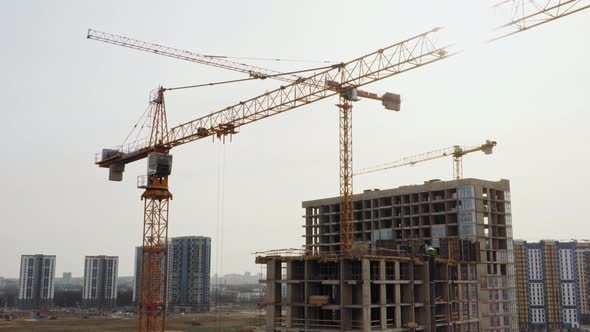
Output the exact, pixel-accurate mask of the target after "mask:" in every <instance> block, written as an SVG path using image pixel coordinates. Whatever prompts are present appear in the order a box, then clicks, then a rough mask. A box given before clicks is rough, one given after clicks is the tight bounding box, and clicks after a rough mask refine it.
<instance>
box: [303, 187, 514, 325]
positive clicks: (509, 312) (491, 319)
mask: <svg viewBox="0 0 590 332" xmlns="http://www.w3.org/2000/svg"><path fill="white" fill-rule="evenodd" d="M303 208H304V209H305V216H304V218H305V235H304V237H305V249H306V251H307V253H308V254H310V255H322V254H330V253H336V252H338V251H339V250H340V249H339V247H340V201H339V197H333V198H326V199H319V200H312V201H306V202H303ZM449 239H459V240H467V241H471V242H473V243H477V246H478V248H477V251H478V262H477V278H478V283H477V298H478V301H477V304H478V309H479V310H478V313H479V325H478V330H480V331H486V332H487V331H490V332H492V331H493V332H511V331H518V316H517V312H516V290H515V280H514V253H513V242H512V215H511V202H510V183H509V181H508V180H500V181H485V180H478V179H460V180H453V181H439V180H434V181H428V182H425V183H424V184H423V185H412V186H403V187H399V188H395V189H387V190H366V191H365V192H363V193H361V194H356V195H353V241H354V243H356V244H362V243H364V244H366V245H369V246H374V247H381V246H383V245H385V244H386V243H388V244H390V245H391V244H393V245H394V246H395V248H396V249H397V250H400V251H401V250H407V249H409V248H416V247H419V246H420V245H421V244H428V245H432V246H434V247H440V246H441V245H442V243H445V242H446V241H448V240H449ZM367 314H370V313H367ZM367 319H368V320H369V321H370V320H371V319H370V317H367V318H363V320H367Z"/></svg>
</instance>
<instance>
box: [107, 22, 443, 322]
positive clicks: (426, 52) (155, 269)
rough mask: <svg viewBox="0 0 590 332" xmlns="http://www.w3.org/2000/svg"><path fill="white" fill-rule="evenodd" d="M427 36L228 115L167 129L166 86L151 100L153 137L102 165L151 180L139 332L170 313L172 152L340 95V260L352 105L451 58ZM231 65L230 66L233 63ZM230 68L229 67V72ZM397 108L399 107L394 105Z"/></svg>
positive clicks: (115, 173) (344, 250) (347, 213)
mask: <svg viewBox="0 0 590 332" xmlns="http://www.w3.org/2000/svg"><path fill="white" fill-rule="evenodd" d="M438 30H439V29H438V28H435V29H433V30H430V31H427V32H425V33H422V34H420V35H417V36H414V37H411V38H408V39H406V40H403V41H401V42H398V43H395V44H393V45H390V46H387V47H384V48H381V49H379V50H377V51H375V52H372V53H369V54H367V55H364V56H361V57H358V58H356V59H354V60H351V61H348V62H344V63H340V64H337V65H334V66H331V67H330V68H327V69H324V70H321V71H319V72H317V73H315V74H313V75H311V76H307V77H298V78H297V79H296V80H295V81H294V82H292V83H288V84H286V85H283V86H281V87H279V88H277V89H275V90H272V91H268V92H266V93H264V94H261V95H258V96H255V97H253V98H250V99H248V100H245V101H240V102H239V103H236V104H234V105H231V106H228V107H226V108H224V109H222V110H219V111H217V112H214V113H211V114H209V115H206V116H202V117H199V118H197V119H194V120H191V121H188V122H185V123H183V124H180V125H178V126H176V127H172V128H168V124H167V116H166V107H165V102H164V92H165V91H166V89H165V88H163V87H160V88H158V89H157V90H155V91H154V93H153V94H152V96H151V98H150V106H149V107H150V114H151V115H152V116H151V119H152V125H151V132H150V135H149V137H148V140H147V141H145V142H139V143H137V142H133V143H132V144H128V145H125V146H120V147H117V148H114V149H103V150H102V153H100V154H99V156H98V158H97V160H96V164H97V165H98V166H99V167H102V168H108V169H109V179H110V180H115V181H121V180H122V175H123V172H124V169H125V165H126V164H128V163H131V162H135V161H138V160H141V159H147V163H148V169H147V175H146V176H145V177H142V179H143V181H141V182H140V183H138V187H139V188H142V189H144V192H143V194H142V196H141V198H142V200H144V224H143V225H144V226H143V256H142V279H141V291H140V310H139V330H140V331H163V330H164V319H165V312H166V301H165V287H164V285H165V284H166V278H167V276H166V264H167V262H166V256H167V255H166V253H167V244H168V242H167V241H168V211H169V200H170V199H171V198H172V194H171V193H170V191H169V190H168V189H169V186H168V184H169V183H168V177H169V176H170V174H171V171H172V155H171V154H170V151H171V150H172V149H173V148H175V147H177V146H179V145H182V144H186V143H190V142H193V141H197V140H200V139H203V138H207V137H212V136H213V137H215V136H216V137H218V138H221V137H226V136H230V137H231V135H234V134H236V133H237V132H238V129H239V128H240V127H241V126H244V125H247V124H249V123H252V122H256V121H259V120H262V119H265V118H268V117H271V116H274V115H278V114H281V113H284V112H287V111H290V110H293V109H296V108H298V107H301V106H305V105H307V104H310V103H314V102H316V101H319V100H323V99H325V98H328V97H331V96H334V95H338V96H339V103H338V104H337V106H338V108H339V110H340V112H339V115H340V196H341V200H340V206H341V209H340V224H341V227H340V229H341V230H340V238H341V241H340V242H341V255H349V254H350V246H351V243H352V197H351V196H352V102H354V101H356V100H357V99H358V98H357V97H358V88H359V87H361V86H364V85H367V84H371V83H373V82H376V81H379V80H382V79H385V78H388V77H391V76H394V75H398V74H401V73H403V72H406V71H410V70H413V69H416V68H419V67H422V66H424V65H427V64H430V63H433V62H437V61H440V60H443V59H445V58H447V57H448V56H450V55H449V54H448V52H447V47H438V46H436V45H435V43H434V42H433V41H432V39H431V37H432V34H434V33H436V32H437V31H438ZM230 67H231V66H230ZM226 69H229V68H226ZM396 106H397V108H398V109H399V103H398V105H393V107H392V108H394V109H395V108H396Z"/></svg>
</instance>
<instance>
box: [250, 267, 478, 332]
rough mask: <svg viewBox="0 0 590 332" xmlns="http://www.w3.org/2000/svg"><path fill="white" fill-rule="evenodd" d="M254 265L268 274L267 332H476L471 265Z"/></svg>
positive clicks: (475, 283) (475, 296) (475, 299)
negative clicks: (282, 288) (260, 266)
mask: <svg viewBox="0 0 590 332" xmlns="http://www.w3.org/2000/svg"><path fill="white" fill-rule="evenodd" d="M257 263H259V264H266V267H267V280H266V285H267V293H266V308H267V326H266V328H267V331H324V330H326V331H334V330H340V331H363V332H368V331H417V330H420V331H425V332H447V331H458V332H463V331H478V330H479V319H478V310H477V275H476V273H477V269H476V264H475V263H474V262H470V263H467V262H463V263H458V262H455V261H448V260H440V259H435V258H434V257H432V256H431V257H429V258H428V259H422V258H409V257H394V256H358V257H355V258H342V257H340V258H334V259H326V258H325V257H324V258H323V259H322V258H321V257H318V256H299V257H277V256H269V257H258V258H257ZM281 269H283V270H284V271H283V273H281V272H280V271H281ZM282 285H287V292H286V296H285V297H283V296H282V294H281V292H280V289H281V286H282Z"/></svg>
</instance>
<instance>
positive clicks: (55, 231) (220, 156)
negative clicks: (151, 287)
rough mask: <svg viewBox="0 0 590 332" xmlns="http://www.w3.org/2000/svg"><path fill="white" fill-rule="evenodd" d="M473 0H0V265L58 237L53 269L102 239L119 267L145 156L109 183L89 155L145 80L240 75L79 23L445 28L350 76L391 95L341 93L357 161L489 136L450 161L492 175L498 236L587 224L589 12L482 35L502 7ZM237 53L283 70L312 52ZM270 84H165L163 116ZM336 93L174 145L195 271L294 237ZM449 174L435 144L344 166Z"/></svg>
mask: <svg viewBox="0 0 590 332" xmlns="http://www.w3.org/2000/svg"><path fill="white" fill-rule="evenodd" d="M490 4H491V3H490V2H487V1H434V0H433V1H391V0H389V1H341V0H340V1H325V0H324V1H290V2H286V1H223V0H220V1H184V2H181V1H176V2H163V1H158V2H156V1H124V2H123V1H94V2H83V1H4V2H2V5H1V7H0V50H1V51H0V73H1V77H2V80H0V91H1V92H0V96H2V111H1V113H2V116H3V123H4V125H3V130H2V131H1V132H0V135H1V136H0V138H1V142H2V143H0V144H1V146H2V155H3V157H2V163H0V170H1V171H2V174H3V177H2V179H3V184H4V186H3V188H4V190H1V191H0V202H1V203H0V207H1V210H2V216H1V217H0V222H1V224H2V228H1V229H2V230H1V231H0V276H6V277H18V269H19V265H20V255H21V254H35V253H43V254H53V255H57V275H58V276H61V273H62V272H65V271H71V272H73V274H74V275H75V276H81V275H82V274H83V260H84V256H85V255H100V254H105V255H118V256H119V257H120V267H119V274H120V275H132V274H133V255H134V246H136V245H139V244H140V243H141V230H142V211H143V204H142V202H141V201H140V199H139V198H140V195H141V191H140V190H138V189H137V188H136V187H135V185H136V176H138V175H142V174H144V173H145V161H140V162H137V163H135V164H134V165H129V166H128V167H127V170H126V172H125V181H123V182H120V183H115V182H109V181H107V171H106V170H104V169H99V168H98V167H96V166H95V165H94V154H95V153H96V152H98V151H100V149H101V148H103V147H112V146H116V145H118V144H120V143H121V142H122V141H123V139H124V138H125V136H126V135H127V133H128V132H129V130H130V129H131V127H132V126H133V124H135V122H136V121H137V119H138V118H139V117H140V115H141V114H142V113H143V111H144V110H145V108H146V106H147V101H148V94H149V92H150V90H152V89H154V88H156V87H157V86H158V85H160V84H161V85H164V86H176V85H186V84H198V83H208V82H214V81H221V80H228V79H237V78H243V77H244V76H243V75H240V74H238V73H233V72H225V71H222V70H220V69H216V68H209V67H206V66H202V65H197V64H193V63H187V62H182V61H180V60H175V59H169V58H165V57H159V56H156V55H152V54H147V53H142V52H139V51H135V50H129V49H124V48H121V47H117V46H112V45H107V44H103V43H99V42H96V41H91V40H87V39H86V31H87V29H88V28H94V29H97V30H102V31H107V32H112V33H117V34H122V35H127V36H130V37H135V38H138V39H143V40H147V41H151V42H156V43H161V44H166V45H171V46H175V47H178V48H182V49H187V50H193V51H196V52H200V53H203V54H219V55H229V56H239V57H264V58H286V59H306V60H329V61H338V62H339V61H346V60H348V59H352V58H355V57H357V56H360V55H363V54H366V53H369V52H371V51H374V50H376V49H379V48H381V47H384V46H387V45H389V44H392V43H394V42H396V41H399V40H402V39H405V38H407V37H410V36H413V35H415V34H418V33H421V32H424V31H427V30H430V29H431V28H433V27H435V26H445V27H446V29H445V30H443V32H442V34H441V36H440V39H439V41H440V43H441V44H447V43H455V47H454V49H455V50H463V51H464V52H463V53H461V54H460V55H458V56H456V57H453V58H450V59H448V60H445V61H441V62H438V63H435V64H432V65H429V66H425V67H423V68H420V69H418V70H415V71H410V72H407V73H404V74H403V75H400V76H396V77H393V78H390V79H387V80H385V81H381V82H379V83H376V84H374V85H371V86H369V87H367V90H371V91H374V92H378V93H383V92H387V91H391V92H395V93H399V94H401V95H402V99H403V103H402V111H401V112H399V113H392V112H388V111H384V110H383V109H382V108H381V107H380V105H379V103H377V102H373V101H361V102H359V103H356V104H355V109H354V126H353V127H354V165H355V168H360V167H366V166H372V165H375V164H379V163H384V162H387V161H392V160H396V159H399V158H401V157H404V156H409V155H414V154H417V153H421V152H426V151H430V150H435V149H439V148H444V147H447V146H451V145H455V144H459V145H477V144H481V143H483V142H484V141H485V139H488V138H489V139H494V140H497V141H498V146H497V149H496V150H495V153H494V154H493V155H491V156H486V155H483V154H472V155H469V156H467V157H465V158H464V168H465V171H464V172H465V176H466V177H477V178H483V179H489V180H498V179H501V178H506V179H510V181H511V186H512V211H513V225H514V236H515V238H524V239H528V240H539V239H543V238H553V239H571V238H577V239H583V238H590V227H588V226H587V225H588V221H589V220H588V214H587V211H586V210H585V207H586V204H587V201H588V190H589V189H588V188H590V181H589V173H588V166H587V165H588V161H589V160H590V157H589V155H588V150H589V149H588V147H587V144H588V141H589V138H590V134H589V133H588V129H587V126H588V123H589V122H590V115H589V112H588V105H589V98H590V97H589V95H590V94H589V93H588V90H589V88H590V66H589V65H588V54H589V51H590V44H589V43H588V40H587V34H588V32H590V31H589V29H590V26H589V25H588V22H589V19H590V16H589V15H590V11H586V12H580V13H577V14H574V15H572V16H569V17H567V18H564V19H562V20H558V21H555V22H552V23H550V24H547V25H544V26H541V27H539V28H536V29H532V30H530V31H527V32H524V33H520V34H517V35H514V36H512V37H510V38H507V39H504V40H500V41H498V42H496V43H492V44H484V43H482V41H483V40H485V39H486V38H488V37H489V36H490V31H491V28H492V27H493V26H494V25H497V24H498V23H500V22H501V21H502V20H503V19H505V18H506V17H505V16H502V13H501V12H497V11H496V12H495V11H493V10H491V9H490V8H489V7H490ZM244 61H246V60H244ZM250 62H251V63H255V64H257V65H260V66H264V67H269V68H273V69H277V70H282V71H290V70H297V69H301V68H307V67H312V66H317V63H305V62H262V61H250ZM278 85H279V83H276V82H272V81H270V80H267V81H264V82H262V81H253V82H248V83H243V84H235V85H225V86H216V87H208V88H201V89H193V90H185V91H176V92H170V93H168V94H167V95H166V98H167V99H166V105H167V111H168V118H169V124H170V125H176V124H178V123H180V122H184V121H188V120H191V119H194V118H196V117H199V116H202V115H204V114H207V113H209V112H212V111H217V110H220V109H222V108H224V107H226V106H229V105H232V104H234V103H235V102H238V101H240V100H243V99H245V98H247V97H251V96H254V95H257V94H259V93H262V92H264V91H265V90H267V89H271V88H273V87H276V86H278ZM335 102H336V99H334V98H332V99H330V100H326V101H322V102H319V103H316V104H313V105H309V106H307V107H304V108H301V109H297V110H294V111H292V112H288V113H286V114H282V115H280V116H277V117H273V118H269V119H267V120H264V121H260V122H257V123H255V124H251V125H248V126H246V127H244V128H242V129H241V132H240V134H239V135H237V136H235V137H234V139H233V142H232V143H226V144H225V145H223V144H220V143H219V142H215V143H211V141H210V140H203V141H198V142H194V143H192V144H188V145H185V146H183V147H180V148H178V149H175V150H174V151H172V153H173V155H174V169H173V175H172V176H171V178H170V190H171V192H172V193H173V194H174V200H173V201H172V202H171V213H170V226H169V234H170V236H171V237H174V236H185V235H203V236H210V237H212V243H213V248H212V251H213V257H212V262H213V264H212V273H215V272H218V273H230V272H239V273H242V272H244V271H252V272H258V271H260V267H259V266H256V265H255V264H254V255H252V253H253V252H256V251H262V250H270V249H276V248H287V247H299V246H300V245H301V244H302V243H303V239H302V238H301V235H302V234H303V229H302V228H301V225H302V222H303V220H302V218H301V216H302V215H303V213H304V211H303V209H302V208H301V201H304V200H309V199H317V198H323V197H327V196H335V195H337V194H338V112H337V109H336V108H335V106H334V104H335ZM223 160H225V162H223ZM223 169H225V171H221V170H223ZM451 177H452V162H451V159H450V158H449V159H441V160H437V161H432V162H428V163H424V164H421V165H417V166H414V167H406V168H399V169H396V170H395V171H388V172H380V173H375V174H372V175H366V176H363V177H358V178H356V179H355V182H354V190H355V192H361V191H362V190H363V189H366V188H382V189H386V188H392V187H397V186H400V185H406V184H417V183H422V182H423V181H424V180H427V179H432V178H442V179H450V178H451ZM220 178H223V179H225V181H224V182H225V185H224V186H223V187H220V186H219V185H218V184H219V182H220V181H218V179H220ZM219 196H223V197H224V199H223V218H220V217H219V214H218V208H217V207H218V197H219ZM221 220H223V224H224V227H223V233H222V234H223V241H220V235H221V234H217V233H218V232H217V226H218V225H219V224H218V223H219V222H220V221H221ZM220 243H222V246H223V250H222V252H223V255H221V256H218V255H217V254H216V253H217V252H218V249H217V246H218V245H219V244H220Z"/></svg>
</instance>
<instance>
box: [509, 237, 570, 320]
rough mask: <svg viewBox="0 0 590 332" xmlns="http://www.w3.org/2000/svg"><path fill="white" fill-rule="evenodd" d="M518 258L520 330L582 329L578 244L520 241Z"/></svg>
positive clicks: (516, 252)
mask: <svg viewBox="0 0 590 332" xmlns="http://www.w3.org/2000/svg"><path fill="white" fill-rule="evenodd" d="M515 256H516V257H517V264H516V277H517V285H519V290H518V293H517V297H518V298H517V301H518V305H519V315H518V316H519V326H520V328H521V330H526V331H534V330H541V331H549V330H561V329H571V328H577V327H579V323H580V296H579V290H578V271H577V266H578V264H577V261H576V242H575V241H573V242H558V241H552V240H544V241H540V242H536V243H527V242H526V241H522V240H517V241H515Z"/></svg>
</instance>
